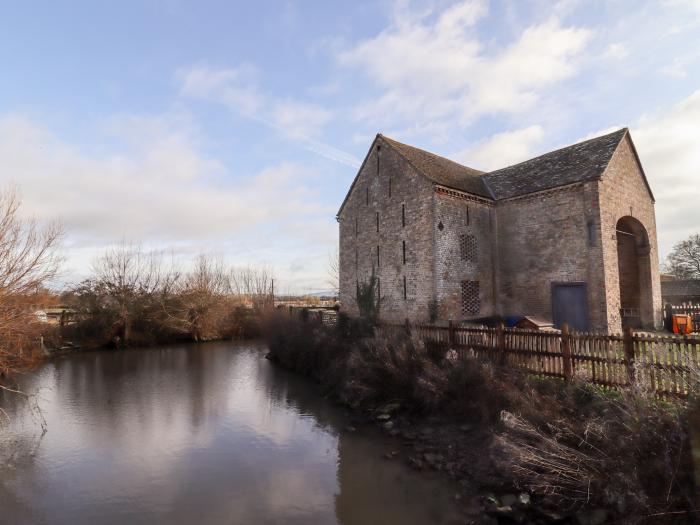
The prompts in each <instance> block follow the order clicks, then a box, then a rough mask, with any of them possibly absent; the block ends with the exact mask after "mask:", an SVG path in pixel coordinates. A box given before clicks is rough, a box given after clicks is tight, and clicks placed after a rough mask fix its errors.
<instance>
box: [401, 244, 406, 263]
mask: <svg viewBox="0 0 700 525" xmlns="http://www.w3.org/2000/svg"><path fill="white" fill-rule="evenodd" d="M401 242H402V243H403V263H404V264H406V241H401Z"/></svg>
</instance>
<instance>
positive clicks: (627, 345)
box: [622, 326, 634, 385]
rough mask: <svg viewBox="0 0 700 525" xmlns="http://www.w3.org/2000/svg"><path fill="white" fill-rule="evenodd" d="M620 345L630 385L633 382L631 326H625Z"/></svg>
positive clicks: (632, 338)
mask: <svg viewBox="0 0 700 525" xmlns="http://www.w3.org/2000/svg"><path fill="white" fill-rule="evenodd" d="M622 345H623V347H624V350H625V365H626V366H627V382H628V383H629V384H630V385H633V384H634V335H633V333H632V328H631V327H629V326H628V327H627V328H625V330H624V335H623V338H622Z"/></svg>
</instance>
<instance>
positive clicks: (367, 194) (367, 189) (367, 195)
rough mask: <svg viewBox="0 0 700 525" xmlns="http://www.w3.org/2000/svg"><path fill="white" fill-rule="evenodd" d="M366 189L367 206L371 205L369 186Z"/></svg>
mask: <svg viewBox="0 0 700 525" xmlns="http://www.w3.org/2000/svg"><path fill="white" fill-rule="evenodd" d="M365 191H366V196H365V204H366V205H367V206H369V188H366V189H365Z"/></svg>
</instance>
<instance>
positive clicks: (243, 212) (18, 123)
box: [0, 116, 335, 283]
mask: <svg viewBox="0 0 700 525" xmlns="http://www.w3.org/2000/svg"><path fill="white" fill-rule="evenodd" d="M104 128H105V129H106V130H107V131H108V132H109V133H110V134H111V135H112V136H113V137H117V138H123V139H128V140H123V141H122V142H123V143H124V145H123V146H121V147H117V148H115V149H114V150H113V151H111V152H109V153H101V154H87V153H85V152H83V151H80V150H79V149H77V148H75V147H73V146H72V145H71V144H69V143H67V142H65V141H62V140H61V139H60V138H58V137H56V136H54V135H52V134H51V132H50V131H49V130H47V129H46V128H44V127H42V126H41V125H39V124H37V123H35V122H32V121H30V120H28V119H27V118H24V117H21V116H8V117H4V118H0V165H1V166H2V172H3V174H5V176H4V182H6V183H7V182H14V183H16V184H17V185H18V186H19V189H20V192H21V196H22V198H23V210H24V211H25V212H27V213H28V214H32V215H35V216H37V218H39V219H42V220H46V219H56V218H58V219H60V220H62V222H63V223H64V225H65V229H66V232H67V236H68V237H67V244H68V247H69V249H70V250H69V254H68V255H69V259H70V269H72V270H75V271H78V272H79V271H82V270H84V269H86V268H87V267H88V266H89V263H90V261H89V260H85V256H86V255H87V254H89V253H94V251H95V250H98V249H101V248H102V247H104V246H106V245H108V244H110V243H113V242H115V241H119V240H121V239H124V238H126V239H129V240H134V241H139V242H144V243H146V244H152V245H159V246H163V247H172V246H175V247H176V248H178V247H182V248H183V249H185V250H186V251H187V250H189V251H211V249H212V247H215V249H216V250H217V251H220V250H227V249H231V248H230V247H231V245H232V243H235V244H236V245H237V246H238V250H239V252H242V253H249V254H252V256H253V257H254V258H255V260H260V258H261V257H263V255H258V254H255V250H256V249H258V248H259V249H260V251H261V253H264V256H265V258H266V259H267V261H268V262H270V263H272V264H277V265H278V264H280V261H281V260H283V259H282V257H283V255H284V254H283V253H281V252H280V246H288V247H289V250H290V253H297V254H299V255H309V254H312V253H318V254H319V256H322V255H323V254H325V252H326V251H327V250H328V246H330V245H332V243H333V232H334V231H335V229H334V224H332V222H333V221H332V217H333V213H334V211H335V208H334V207H332V206H331V207H329V206H327V205H320V204H317V202H318V199H317V195H316V190H315V188H314V182H315V180H316V178H317V174H316V173H314V172H311V171H309V170H308V169H307V168H304V167H302V166H299V165H296V164H293V163H288V162H280V163H277V164H275V165H272V166H269V167H267V168H265V169H262V170H261V171H259V172H258V173H255V174H251V175H248V176H246V175H245V174H236V173H231V172H230V171H228V170H227V169H226V168H224V166H223V165H222V163H221V162H219V161H218V160H217V159H213V158H210V157H208V156H207V155H205V154H203V153H202V152H201V151H200V149H199V148H198V147H197V146H196V144H195V142H196V141H195V140H194V139H193V138H192V136H191V133H190V132H189V131H188V130H187V129H182V128H181V127H179V125H178V119H177V118H171V117H168V116H161V117H142V116H125V117H119V118H112V119H110V120H109V121H108V123H107V125H106V126H105V127H104ZM292 222H294V224H296V225H297V227H298V229H296V231H294V230H290V229H285V230H284V231H282V228H281V227H280V225H284V224H290V223H292ZM305 231H315V232H316V235H315V236H314V237H313V238H310V237H309V236H305V235H303V232H305ZM261 232H265V233H264V234H263V233H261ZM261 237H264V239H262V238H261ZM226 255H230V256H231V257H233V258H234V259H236V258H237V261H236V262H237V263H238V264H241V263H246V262H248V261H247V260H246V259H243V260H241V258H240V257H241V253H229V254H226ZM323 267H324V265H323V263H318V264H317V266H313V265H312V266H309V267H308V268H307V272H306V273H305V274H304V275H303V276H302V277H303V278H305V279H307V280H308V281H310V282H316V283H323V282H324V281H325V269H324V268H323Z"/></svg>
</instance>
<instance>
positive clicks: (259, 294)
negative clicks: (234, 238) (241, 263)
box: [229, 266, 274, 310]
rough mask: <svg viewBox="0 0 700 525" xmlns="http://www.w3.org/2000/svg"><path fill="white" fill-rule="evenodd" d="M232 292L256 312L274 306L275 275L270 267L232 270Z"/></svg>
mask: <svg viewBox="0 0 700 525" xmlns="http://www.w3.org/2000/svg"><path fill="white" fill-rule="evenodd" d="M229 279H230V281H229V282H230V285H231V291H232V292H233V293H234V294H235V295H237V296H239V297H241V298H242V299H243V300H244V301H245V302H246V303H248V304H249V305H251V306H252V307H253V308H254V309H256V310H263V309H265V308H268V307H270V306H272V300H273V282H274V274H273V272H272V269H271V268H270V267H269V266H261V267H259V268H253V267H251V266H248V267H245V268H232V269H231V271H230V273H229Z"/></svg>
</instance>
